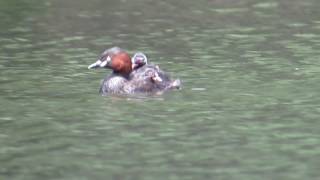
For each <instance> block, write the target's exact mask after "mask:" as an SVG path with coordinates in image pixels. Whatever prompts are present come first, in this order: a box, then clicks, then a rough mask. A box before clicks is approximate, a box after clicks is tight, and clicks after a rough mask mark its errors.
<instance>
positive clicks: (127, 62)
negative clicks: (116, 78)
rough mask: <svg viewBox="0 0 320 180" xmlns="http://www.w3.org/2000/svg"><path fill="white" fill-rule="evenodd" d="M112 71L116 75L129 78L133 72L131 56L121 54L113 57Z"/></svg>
mask: <svg viewBox="0 0 320 180" xmlns="http://www.w3.org/2000/svg"><path fill="white" fill-rule="evenodd" d="M111 69H112V70H113V71H114V72H115V73H119V74H121V75H123V76H125V77H128V76H129V74H130V73H131V71H132V63H131V58H130V56H129V55H128V54H127V53H125V52H120V53H118V54H115V55H114V56H113V57H112V61H111Z"/></svg>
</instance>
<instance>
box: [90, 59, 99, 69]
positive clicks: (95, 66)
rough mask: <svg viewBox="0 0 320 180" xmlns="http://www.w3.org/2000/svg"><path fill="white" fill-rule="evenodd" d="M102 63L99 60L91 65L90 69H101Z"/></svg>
mask: <svg viewBox="0 0 320 180" xmlns="http://www.w3.org/2000/svg"><path fill="white" fill-rule="evenodd" d="M101 63H102V62H101V61H100V60H97V61H96V62H95V63H93V64H91V65H89V66H88V69H95V68H99V67H101V66H100V65H101Z"/></svg>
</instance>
